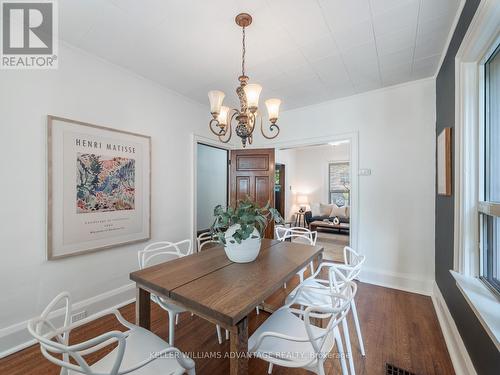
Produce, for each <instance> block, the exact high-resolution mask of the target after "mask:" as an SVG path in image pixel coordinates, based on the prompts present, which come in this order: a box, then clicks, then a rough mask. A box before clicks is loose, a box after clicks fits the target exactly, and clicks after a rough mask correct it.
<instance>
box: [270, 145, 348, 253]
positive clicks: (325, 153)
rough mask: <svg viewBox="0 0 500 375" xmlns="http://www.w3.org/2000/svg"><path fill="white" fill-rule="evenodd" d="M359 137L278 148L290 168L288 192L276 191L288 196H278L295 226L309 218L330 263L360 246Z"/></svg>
mask: <svg viewBox="0 0 500 375" xmlns="http://www.w3.org/2000/svg"><path fill="white" fill-rule="evenodd" d="M353 139H355V137H354V136H352V137H346V138H336V139H332V140H330V141H329V140H322V141H320V142H318V141H316V142H311V143H309V144H307V143H306V144H298V145H290V146H289V145H284V146H281V147H277V148H276V162H277V165H280V164H281V165H285V166H286V176H284V180H285V183H284V184H283V185H284V188H281V187H276V193H278V190H280V191H284V192H285V194H283V197H281V196H280V195H279V194H277V195H276V197H280V198H282V199H283V202H284V203H283V206H284V210H283V211H284V214H283V217H284V218H285V220H287V221H289V222H292V223H294V222H295V221H296V218H297V217H299V218H300V219H301V220H302V217H304V218H305V225H306V226H307V227H308V228H309V229H311V230H313V231H317V232H318V242H317V243H318V244H320V245H321V246H323V247H324V249H325V253H324V256H325V259H330V260H333V261H342V259H343V249H344V247H345V246H354V245H353V244H354V241H353V239H354V238H355V232H354V234H353V231H355V230H356V229H357V228H356V220H357V173H353V171H354V170H357V157H356V156H355V155H357V142H353ZM355 141H357V139H355ZM277 169H278V167H277ZM276 179H277V181H278V175H277V176H276ZM277 185H281V184H278V182H277ZM276 203H277V205H278V204H279V203H278V199H276ZM327 211H328V212H327ZM302 215H303V216H302Z"/></svg>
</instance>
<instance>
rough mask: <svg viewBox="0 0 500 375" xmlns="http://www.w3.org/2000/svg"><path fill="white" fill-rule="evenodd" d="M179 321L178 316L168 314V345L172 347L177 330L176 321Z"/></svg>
mask: <svg viewBox="0 0 500 375" xmlns="http://www.w3.org/2000/svg"><path fill="white" fill-rule="evenodd" d="M176 319H177V314H175V313H171V312H169V313H168V343H169V344H170V346H174V329H175V321H176Z"/></svg>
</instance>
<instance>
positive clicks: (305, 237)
mask: <svg viewBox="0 0 500 375" xmlns="http://www.w3.org/2000/svg"><path fill="white" fill-rule="evenodd" d="M275 233H276V239H277V240H278V241H286V240H288V239H289V240H290V241H292V242H300V243H305V244H307V245H312V246H314V245H316V240H317V238H318V232H316V231H314V232H313V231H310V230H309V229H307V228H303V227H292V228H285V227H282V226H277V227H276V228H275ZM309 267H310V268H311V275H312V274H313V273H314V263H313V262H312V261H311V263H309ZM305 271H306V267H304V268H302V269H301V270H300V271H299V272H297V275H299V279H300V282H302V281H304V272H305ZM283 286H284V287H285V288H286V283H285V284H284V285H283Z"/></svg>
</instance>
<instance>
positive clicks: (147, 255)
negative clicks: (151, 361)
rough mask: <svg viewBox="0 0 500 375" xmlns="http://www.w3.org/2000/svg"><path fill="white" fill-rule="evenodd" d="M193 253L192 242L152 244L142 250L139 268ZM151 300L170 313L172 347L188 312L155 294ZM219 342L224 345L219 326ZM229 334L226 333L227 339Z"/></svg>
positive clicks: (169, 334)
mask: <svg viewBox="0 0 500 375" xmlns="http://www.w3.org/2000/svg"><path fill="white" fill-rule="evenodd" d="M192 253H193V248H192V246H191V240H183V241H180V242H176V243H173V242H167V241H160V242H155V243H152V244H150V245H148V246H146V247H145V248H144V250H140V251H139V252H138V254H137V256H138V259H139V268H140V269H143V268H146V267H149V266H153V265H155V264H158V263H162V262H166V261H169V260H172V259H177V258H182V257H184V256H187V255H191V254H192ZM151 300H152V301H153V302H155V303H157V304H158V305H159V306H160V307H161V308H162V309H164V310H166V311H167V313H168V342H169V344H170V345H172V346H173V345H174V331H175V326H176V324H177V323H178V321H179V314H180V313H183V312H186V311H187V310H186V309H184V308H182V307H180V306H178V305H176V304H175V302H173V301H172V300H170V299H168V298H163V297H159V296H157V295H155V294H151ZM216 328H217V340H218V342H219V344H222V335H221V330H220V326H219V325H217V326H216ZM227 336H228V333H226V338H227Z"/></svg>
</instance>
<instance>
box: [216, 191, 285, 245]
mask: <svg viewBox="0 0 500 375" xmlns="http://www.w3.org/2000/svg"><path fill="white" fill-rule="evenodd" d="M214 216H215V221H214V223H213V224H212V227H211V232H212V235H213V237H214V238H216V239H217V240H218V241H219V242H220V243H221V244H223V245H225V244H226V236H225V234H226V233H225V232H226V230H227V229H228V228H229V227H230V226H232V225H235V224H239V225H240V227H239V228H238V229H237V230H236V231H235V232H234V234H233V235H232V236H231V237H230V239H229V242H231V243H235V242H236V243H239V244H240V243H241V241H244V240H246V239H248V238H250V237H251V238H257V236H255V235H252V233H253V231H254V229H257V231H258V232H259V234H260V237H261V238H262V236H263V235H264V231H265V230H266V227H267V225H268V224H269V222H270V221H271V220H274V222H275V223H277V224H281V223H283V218H282V217H281V215H280V213H279V212H278V210H276V209H275V208H273V207H271V206H270V204H269V202H267V204H266V205H265V206H264V207H259V205H258V204H257V203H255V202H254V201H252V200H251V199H250V198H249V197H247V198H246V199H244V200H241V201H238V204H237V205H236V208H233V207H227V208H224V207H223V206H221V205H218V206H216V207H215V209H214Z"/></svg>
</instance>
